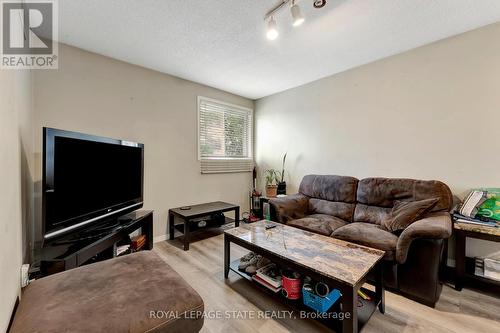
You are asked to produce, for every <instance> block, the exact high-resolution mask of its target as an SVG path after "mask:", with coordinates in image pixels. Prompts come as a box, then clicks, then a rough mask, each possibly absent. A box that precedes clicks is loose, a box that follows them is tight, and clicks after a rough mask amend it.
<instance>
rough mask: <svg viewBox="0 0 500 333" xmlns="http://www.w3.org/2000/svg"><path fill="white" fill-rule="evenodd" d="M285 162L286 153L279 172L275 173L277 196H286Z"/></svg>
mask: <svg viewBox="0 0 500 333" xmlns="http://www.w3.org/2000/svg"><path fill="white" fill-rule="evenodd" d="M285 161H286V153H285V155H283V164H282V167H281V172H279V171H277V172H276V175H277V177H276V182H277V183H278V189H277V194H286V182H285Z"/></svg>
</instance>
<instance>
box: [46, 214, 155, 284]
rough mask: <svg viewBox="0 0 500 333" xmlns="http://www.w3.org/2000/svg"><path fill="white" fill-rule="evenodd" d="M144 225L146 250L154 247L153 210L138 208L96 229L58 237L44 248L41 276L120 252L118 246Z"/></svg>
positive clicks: (142, 229)
mask: <svg viewBox="0 0 500 333" xmlns="http://www.w3.org/2000/svg"><path fill="white" fill-rule="evenodd" d="M138 229H140V230H141V234H143V235H145V236H146V244H145V245H144V247H143V249H144V250H152V249H153V211H147V210H138V211H135V212H132V213H129V214H126V215H124V216H122V217H119V218H118V219H115V220H113V221H108V222H107V223H104V224H101V225H98V226H96V227H95V228H93V229H90V230H86V231H83V232H81V233H79V234H76V235H72V236H69V237H68V238H63V239H60V240H58V241H55V242H53V243H51V244H49V245H48V246H46V247H44V248H43V249H42V250H41V253H40V255H39V261H40V276H42V277H43V276H47V275H51V274H54V273H58V272H62V271H65V270H68V269H72V268H76V267H79V266H82V265H85V264H87V263H89V262H95V261H101V260H106V259H110V258H113V257H115V256H116V246H117V244H118V243H120V242H123V241H125V240H127V239H128V238H129V235H130V234H131V233H133V232H134V231H136V230H138Z"/></svg>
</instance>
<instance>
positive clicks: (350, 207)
mask: <svg viewBox="0 0 500 333" xmlns="http://www.w3.org/2000/svg"><path fill="white" fill-rule="evenodd" d="M357 186H358V180H357V179H356V178H354V177H345V176H322V175H307V176H305V177H304V178H303V179H302V182H301V183H300V187H299V192H300V193H301V194H303V195H306V196H308V197H310V198H311V199H310V200H309V211H310V213H311V214H328V215H333V216H336V217H338V218H341V219H343V220H345V221H347V222H351V221H352V218H353V213H354V207H355V204H356V189H357Z"/></svg>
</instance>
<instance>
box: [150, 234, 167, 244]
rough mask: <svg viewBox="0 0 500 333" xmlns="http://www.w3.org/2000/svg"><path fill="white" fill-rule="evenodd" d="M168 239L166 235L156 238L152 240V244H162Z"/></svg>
mask: <svg viewBox="0 0 500 333" xmlns="http://www.w3.org/2000/svg"><path fill="white" fill-rule="evenodd" d="M167 239H168V235H161V236H156V237H154V238H153V243H159V242H164V241H166V240H167Z"/></svg>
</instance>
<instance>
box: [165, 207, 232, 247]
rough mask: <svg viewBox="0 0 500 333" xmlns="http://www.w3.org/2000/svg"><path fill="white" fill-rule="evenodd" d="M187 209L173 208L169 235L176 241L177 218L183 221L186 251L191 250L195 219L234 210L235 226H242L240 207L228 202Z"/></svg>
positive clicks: (169, 217)
mask: <svg viewBox="0 0 500 333" xmlns="http://www.w3.org/2000/svg"><path fill="white" fill-rule="evenodd" d="M187 207H189V209H183V208H184V207H177V208H172V209H170V210H169V211H168V233H169V238H170V240H172V239H174V232H175V231H174V226H175V223H174V222H175V221H174V220H175V217H178V218H179V219H181V220H182V223H183V224H184V228H183V229H184V239H183V242H184V251H188V250H189V234H190V231H189V225H190V224H191V221H192V220H194V219H197V218H200V217H204V216H209V215H212V214H217V213H224V212H229V211H233V210H234V218H235V220H234V224H235V226H236V227H239V226H240V206H237V205H233V204H230V203H227V202H222V201H216V202H209V203H204V204H200V205H194V206H187ZM231 222H232V221H231Z"/></svg>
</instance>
